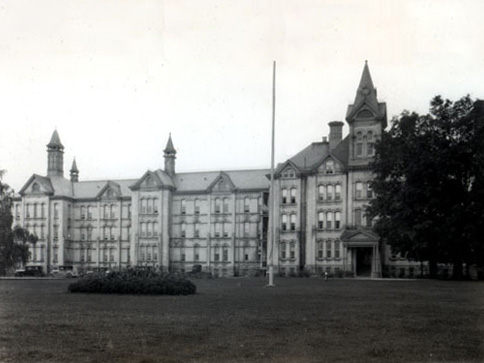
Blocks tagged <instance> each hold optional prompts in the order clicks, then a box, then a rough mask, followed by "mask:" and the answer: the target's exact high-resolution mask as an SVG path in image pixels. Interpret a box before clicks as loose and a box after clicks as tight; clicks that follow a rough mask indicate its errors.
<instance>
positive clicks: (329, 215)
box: [326, 212, 333, 229]
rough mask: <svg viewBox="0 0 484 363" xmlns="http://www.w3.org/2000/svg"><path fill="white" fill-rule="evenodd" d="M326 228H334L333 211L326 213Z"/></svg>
mask: <svg viewBox="0 0 484 363" xmlns="http://www.w3.org/2000/svg"><path fill="white" fill-rule="evenodd" d="M326 228H327V229H331V228H333V213H332V212H327V213H326Z"/></svg>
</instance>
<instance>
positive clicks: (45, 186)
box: [18, 174, 54, 196]
mask: <svg viewBox="0 0 484 363" xmlns="http://www.w3.org/2000/svg"><path fill="white" fill-rule="evenodd" d="M34 181H35V182H37V183H38V184H39V185H40V188H41V190H44V191H45V193H46V194H51V195H52V194H54V187H53V186H52V183H51V182H50V179H49V178H47V177H45V176H41V175H38V174H33V175H32V176H31V177H30V178H29V180H27V183H25V185H24V186H23V187H22V189H20V191H19V192H18V194H19V195H21V196H24V195H25V191H26V190H27V188H28V187H29V186H30V185H31V184H32V183H33V182H34Z"/></svg>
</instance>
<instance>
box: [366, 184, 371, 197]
mask: <svg viewBox="0 0 484 363" xmlns="http://www.w3.org/2000/svg"><path fill="white" fill-rule="evenodd" d="M366 197H367V198H368V199H372V198H373V189H371V184H370V183H367V184H366Z"/></svg>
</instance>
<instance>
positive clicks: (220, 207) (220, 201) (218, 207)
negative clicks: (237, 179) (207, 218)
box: [180, 197, 262, 214]
mask: <svg viewBox="0 0 484 363" xmlns="http://www.w3.org/2000/svg"><path fill="white" fill-rule="evenodd" d="M252 200H253V199H251V198H249V197H245V198H244V199H243V212H244V213H256V212H257V213H258V212H260V211H261V208H262V198H260V197H259V198H258V199H257V210H255V209H254V208H253V207H252ZM213 203H214V204H213V206H214V209H213V210H214V213H216V214H220V213H231V210H230V204H229V198H215V199H214V202H213ZM188 204H189V203H188V201H187V200H185V199H182V200H181V201H180V214H187V213H188V208H187V205H188ZM190 204H191V203H190ZM200 205H201V202H200V200H199V199H195V200H194V201H193V214H200Z"/></svg>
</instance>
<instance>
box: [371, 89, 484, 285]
mask: <svg viewBox="0 0 484 363" xmlns="http://www.w3.org/2000/svg"><path fill="white" fill-rule="evenodd" d="M483 115H484V113H483V107H482V103H481V102H476V103H473V101H472V100H471V98H470V97H469V96H466V97H463V98H461V99H460V100H459V101H456V102H451V101H449V100H443V99H442V98H441V97H440V96H436V97H435V98H434V99H433V100H432V101H431V104H430V113H429V114H427V115H418V114H417V113H409V112H403V113H402V114H401V115H400V117H397V118H394V119H393V120H392V126H391V129H390V130H389V131H388V132H385V133H384V134H383V135H382V138H381V140H380V142H378V144H377V145H376V156H375V160H374V162H373V163H372V168H373V171H374V173H375V179H374V180H373V182H372V187H373V189H374V191H375V195H376V198H375V199H374V200H372V201H371V203H370V206H369V210H368V211H369V213H370V215H372V216H373V217H376V224H375V229H376V231H377V232H378V233H379V234H380V236H381V237H382V238H383V239H385V241H387V243H389V244H390V246H391V247H392V250H393V251H395V252H398V253H401V254H402V255H404V256H407V257H408V258H414V259H417V260H419V261H425V260H428V261H429V269H430V274H431V276H435V274H436V269H437V263H439V262H442V263H453V266H454V273H453V276H454V277H455V278H460V277H462V274H463V272H462V264H463V262H465V263H467V264H468V265H469V264H474V263H477V264H480V265H482V264H483V262H484V255H483V252H484V249H483V245H482V243H480V240H479V236H482V232H483V225H484V223H483V222H484V213H483V210H484V209H483V208H484V180H483V179H484V178H483V175H484V170H483V167H484V144H483V142H482V140H484V138H483V137H484V117H483Z"/></svg>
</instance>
